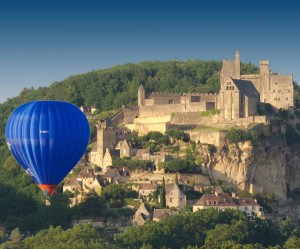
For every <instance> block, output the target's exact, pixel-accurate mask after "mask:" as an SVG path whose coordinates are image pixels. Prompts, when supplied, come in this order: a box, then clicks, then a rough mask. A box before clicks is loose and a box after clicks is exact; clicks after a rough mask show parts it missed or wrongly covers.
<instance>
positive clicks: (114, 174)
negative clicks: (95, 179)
mask: <svg viewBox="0 0 300 249" xmlns="http://www.w3.org/2000/svg"><path fill="white" fill-rule="evenodd" d="M120 177H121V176H120V173H119V170H118V169H116V168H111V167H109V168H107V170H106V172H105V174H104V176H103V178H104V179H106V180H107V181H108V182H109V183H110V184H117V183H119V180H120Z"/></svg>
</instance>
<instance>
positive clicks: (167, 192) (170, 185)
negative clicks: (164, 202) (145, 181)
mask: <svg viewBox="0 0 300 249" xmlns="http://www.w3.org/2000/svg"><path fill="white" fill-rule="evenodd" d="M173 189H174V190H177V191H178V192H182V191H181V189H180V188H179V186H178V185H177V184H176V183H173V184H166V195H168V194H169V193H170V192H171V190H173Z"/></svg>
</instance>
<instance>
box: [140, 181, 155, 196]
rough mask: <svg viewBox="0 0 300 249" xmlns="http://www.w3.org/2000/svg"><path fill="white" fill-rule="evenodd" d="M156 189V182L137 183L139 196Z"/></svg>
mask: <svg viewBox="0 0 300 249" xmlns="http://www.w3.org/2000/svg"><path fill="white" fill-rule="evenodd" d="M156 190H157V184H155V183H140V184H139V196H143V197H148V196H149V195H150V194H152V193H154V192H155V191H156Z"/></svg>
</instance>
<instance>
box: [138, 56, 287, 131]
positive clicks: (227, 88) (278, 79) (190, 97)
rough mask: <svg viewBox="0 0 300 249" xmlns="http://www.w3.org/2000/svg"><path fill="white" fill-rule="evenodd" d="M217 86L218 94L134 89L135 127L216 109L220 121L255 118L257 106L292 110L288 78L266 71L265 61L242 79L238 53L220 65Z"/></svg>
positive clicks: (267, 62)
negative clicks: (218, 88) (255, 70)
mask: <svg viewBox="0 0 300 249" xmlns="http://www.w3.org/2000/svg"><path fill="white" fill-rule="evenodd" d="M220 85H221V89H220V92H219V93H218V94H204V93H187V94H185V93H182V94H179V93H146V92H145V89H144V87H143V86H142V85H141V86H140V87H139V89H138V107H139V115H138V120H136V126H137V127H141V128H143V126H142V125H141V124H143V123H147V122H148V120H147V118H149V117H152V119H153V117H158V116H159V117H160V120H161V122H168V121H170V120H168V121H167V119H170V116H168V115H170V114H172V113H191V112H199V111H206V110H211V109H213V108H217V109H219V110H220V118H221V119H225V120H231V119H237V118H245V117H249V116H255V115H257V107H258V104H259V102H262V103H269V104H271V105H272V106H273V107H274V108H276V109H280V108H282V109H288V108H290V107H292V106H293V77H292V75H279V74H277V73H274V72H272V71H270V70H269V61H268V60H263V61H260V72H259V74H250V75H242V74H241V63H240V54H239V52H238V51H236V53H235V59H234V60H229V61H226V60H224V61H223V66H222V70H221V75H220ZM158 107H159V108H158ZM156 123H157V122H156ZM152 126H153V124H152ZM148 127H150V124H148Z"/></svg>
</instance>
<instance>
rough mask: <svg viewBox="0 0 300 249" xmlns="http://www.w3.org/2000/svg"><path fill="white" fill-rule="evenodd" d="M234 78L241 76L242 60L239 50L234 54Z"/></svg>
mask: <svg viewBox="0 0 300 249" xmlns="http://www.w3.org/2000/svg"><path fill="white" fill-rule="evenodd" d="M234 78H235V79H240V78H241V61H240V53H239V51H238V50H237V51H235V55H234Z"/></svg>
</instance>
